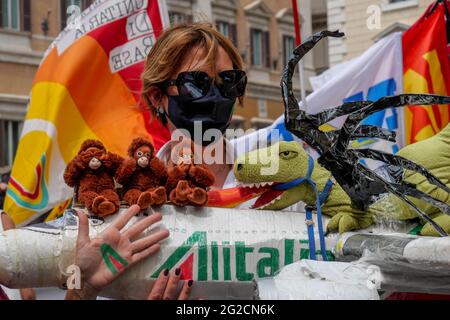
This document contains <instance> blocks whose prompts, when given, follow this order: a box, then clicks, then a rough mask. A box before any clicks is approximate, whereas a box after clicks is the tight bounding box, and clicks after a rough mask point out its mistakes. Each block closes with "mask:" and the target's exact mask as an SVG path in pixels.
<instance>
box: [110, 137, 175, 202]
mask: <svg viewBox="0 0 450 320" xmlns="http://www.w3.org/2000/svg"><path fill="white" fill-rule="evenodd" d="M128 156H129V157H128V158H127V159H126V160H125V161H124V162H123V163H122V165H121V166H120V168H119V169H118V170H117V174H116V180H117V182H118V183H120V184H121V185H123V192H124V196H123V200H125V201H126V202H128V203H129V204H130V205H133V204H137V205H138V206H139V207H141V209H142V210H144V209H147V208H148V207H150V206H152V205H162V204H164V203H165V202H166V201H167V196H166V188H165V187H164V185H165V183H166V180H167V170H166V167H165V165H164V163H162V161H161V160H159V159H158V158H156V156H155V149H154V148H153V145H152V143H151V142H150V141H148V140H145V139H142V138H137V139H134V140H133V142H132V143H131V145H130V147H129V148H128Z"/></svg>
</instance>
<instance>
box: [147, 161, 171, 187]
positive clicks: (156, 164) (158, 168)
mask: <svg viewBox="0 0 450 320" xmlns="http://www.w3.org/2000/svg"><path fill="white" fill-rule="evenodd" d="M150 169H151V170H152V172H153V174H154V175H155V176H157V177H158V178H159V180H160V182H161V184H165V183H166V181H167V168H166V166H165V165H164V163H163V162H162V161H161V160H159V159H158V158H153V159H152V160H150Z"/></svg>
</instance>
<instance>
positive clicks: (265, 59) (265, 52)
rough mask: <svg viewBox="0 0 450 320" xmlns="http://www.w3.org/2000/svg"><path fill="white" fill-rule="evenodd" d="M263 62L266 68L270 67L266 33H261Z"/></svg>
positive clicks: (268, 39) (268, 40) (268, 42)
mask: <svg viewBox="0 0 450 320" xmlns="http://www.w3.org/2000/svg"><path fill="white" fill-rule="evenodd" d="M262 47H263V54H264V56H263V61H264V66H265V67H266V68H270V67H271V63H270V59H271V58H270V35H269V32H268V31H264V32H263V46H262Z"/></svg>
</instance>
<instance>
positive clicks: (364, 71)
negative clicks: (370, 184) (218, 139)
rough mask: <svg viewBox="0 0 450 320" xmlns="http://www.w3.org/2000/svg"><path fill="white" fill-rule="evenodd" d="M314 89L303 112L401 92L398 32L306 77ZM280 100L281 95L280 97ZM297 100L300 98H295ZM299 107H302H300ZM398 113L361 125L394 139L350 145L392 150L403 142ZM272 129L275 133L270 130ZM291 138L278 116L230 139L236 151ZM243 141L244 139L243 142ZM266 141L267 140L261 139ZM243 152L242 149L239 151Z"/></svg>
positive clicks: (338, 125)
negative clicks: (394, 134) (389, 132)
mask: <svg viewBox="0 0 450 320" xmlns="http://www.w3.org/2000/svg"><path fill="white" fill-rule="evenodd" d="M310 81H311V84H312V86H313V89H314V92H313V93H312V94H310V95H309V96H308V97H307V108H306V111H307V112H308V113H311V114H315V113H318V112H321V111H324V110H326V109H329V108H332V107H336V106H339V105H341V104H343V103H344V102H349V101H358V100H370V101H376V100H378V99H380V98H382V97H385V96H392V95H397V94H400V93H402V92H403V62H402V34H401V33H399V32H398V33H394V34H391V35H389V36H387V37H385V38H383V39H381V40H379V41H378V42H377V43H375V44H374V45H373V46H372V47H371V48H369V49H368V50H367V51H366V52H364V53H363V54H362V55H361V56H359V57H357V58H354V59H352V60H349V61H346V62H344V63H342V64H339V65H336V66H334V67H332V68H331V69H329V70H327V71H326V72H324V73H322V74H321V75H320V76H317V77H313V78H311V79H310ZM280 99H281V97H280ZM298 99H299V100H300V97H298ZM300 107H301V108H303V106H300ZM400 114H402V113H401V112H398V110H395V109H387V110H383V111H380V112H378V113H375V114H373V115H371V116H370V117H368V118H367V119H365V120H364V121H363V122H362V124H370V125H374V126H379V127H383V128H385V129H389V130H392V131H396V132H397V133H398V135H397V142H396V143H391V142H386V141H382V140H378V139H370V140H369V139H361V140H359V141H355V142H354V144H353V145H352V147H353V148H357V147H364V148H369V147H370V148H372V149H377V150H382V151H386V152H390V153H396V152H397V150H398V148H399V147H402V146H403V145H404V142H403V137H402V134H401V132H403V131H402V130H401V129H402V128H401V126H402V121H401V119H399V115H400ZM344 120H345V117H340V118H338V119H335V120H333V121H331V122H330V123H329V127H328V129H329V130H334V129H338V128H341V127H342V125H343V123H344ZM275 129H276V130H275ZM274 132H275V133H274ZM292 139H294V137H293V136H292V134H290V133H289V132H288V131H287V130H286V128H285V127H284V116H282V117H280V118H278V119H277V120H276V121H275V122H274V124H273V125H271V126H270V127H268V128H265V129H262V130H258V131H257V132H254V133H252V134H250V135H248V136H245V137H243V138H240V139H237V140H236V141H234V142H235V143H236V145H237V153H238V154H239V153H240V151H241V149H243V148H241V146H242V147H243V146H244V145H245V149H247V150H245V151H248V148H250V149H255V148H258V147H259V144H260V143H261V142H262V141H263V140H269V143H270V142H274V141H277V140H292ZM244 140H246V142H244ZM265 143H267V142H265ZM242 151H244V150H242Z"/></svg>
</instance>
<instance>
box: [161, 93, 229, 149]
mask: <svg viewBox="0 0 450 320" xmlns="http://www.w3.org/2000/svg"><path fill="white" fill-rule="evenodd" d="M235 103H236V98H225V97H223V96H222V95H221V93H220V91H219V89H218V88H217V87H216V86H215V85H212V86H211V89H210V91H209V93H208V94H207V95H206V96H204V97H203V98H200V99H196V100H185V99H183V98H181V97H180V96H169V114H168V115H167V117H168V118H169V119H170V121H171V122H172V123H173V124H174V125H175V127H176V128H177V129H185V130H187V131H188V132H189V134H190V138H191V139H192V140H193V141H194V138H196V136H195V135H194V127H195V126H194V124H195V122H201V123H202V132H201V137H202V145H204V146H207V145H209V144H211V143H213V142H215V141H214V140H213V141H204V139H203V136H204V133H205V132H206V131H207V130H208V129H218V130H219V131H220V132H221V133H222V134H224V133H225V130H226V129H227V128H228V127H229V125H230V123H231V118H232V116H233V111H234V105H235ZM197 130H198V129H197ZM197 135H198V133H197ZM195 142H196V143H198V141H195Z"/></svg>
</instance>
